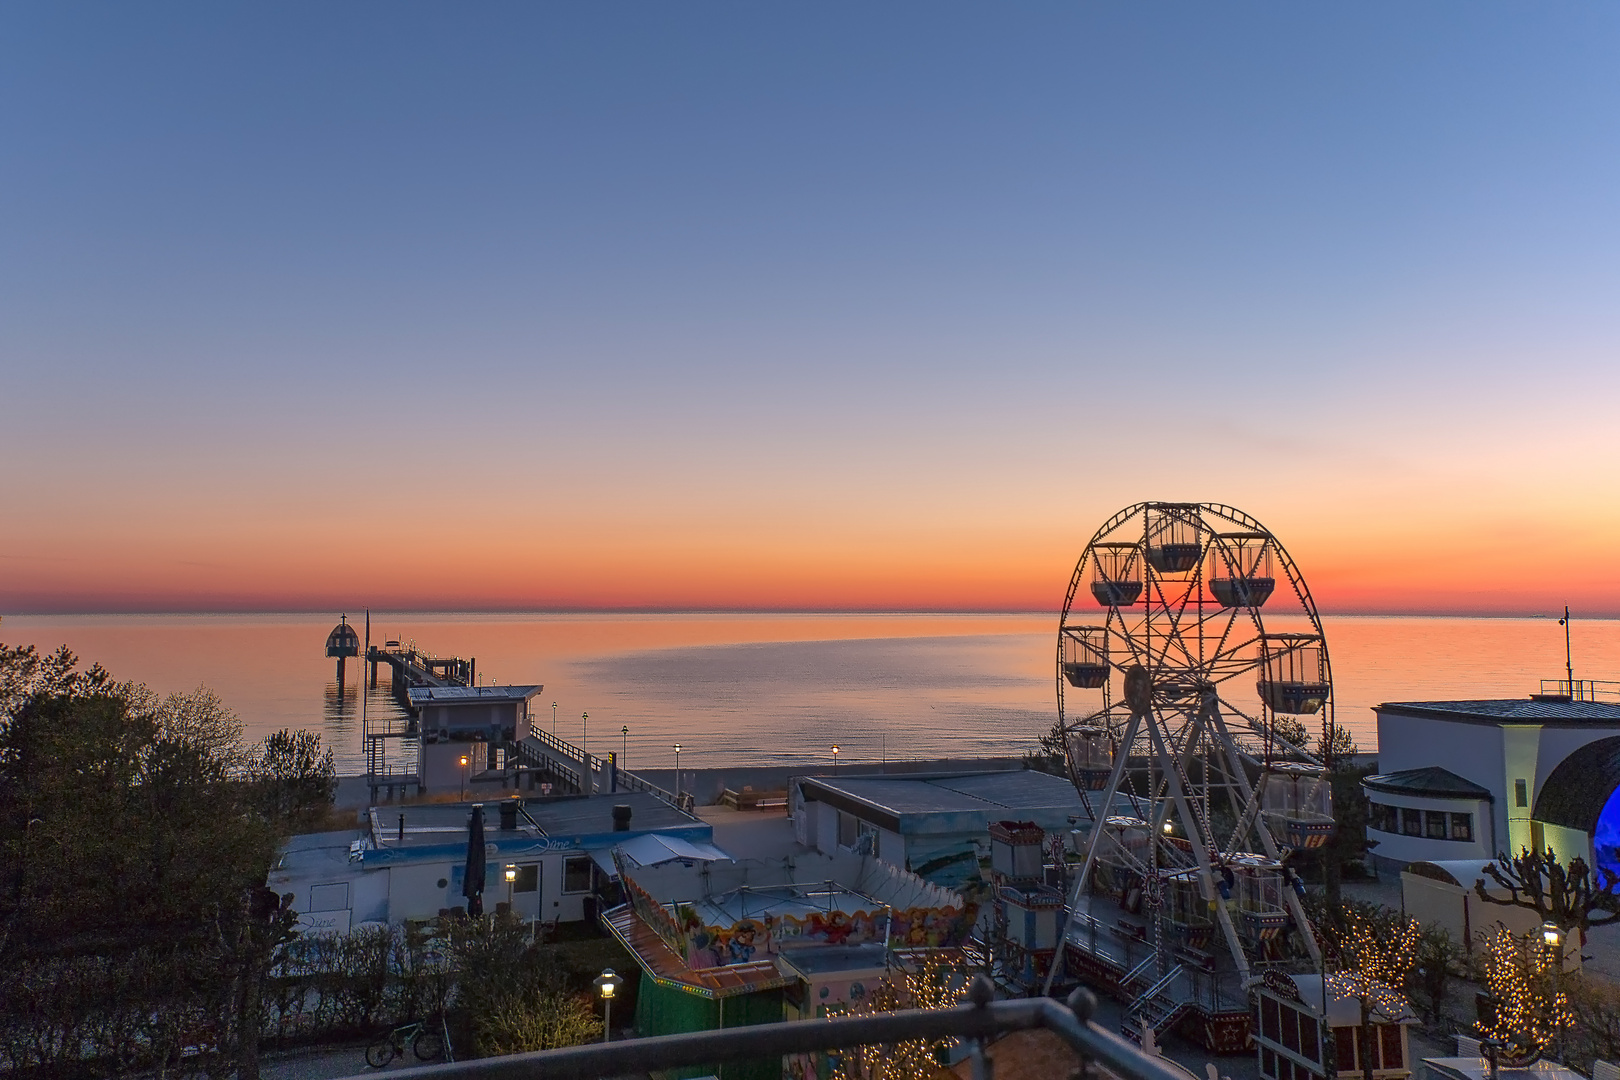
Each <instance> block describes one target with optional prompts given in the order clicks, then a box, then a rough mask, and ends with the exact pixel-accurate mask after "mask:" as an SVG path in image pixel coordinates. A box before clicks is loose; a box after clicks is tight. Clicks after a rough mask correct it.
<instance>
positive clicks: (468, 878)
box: [461, 803, 484, 915]
mask: <svg viewBox="0 0 1620 1080" xmlns="http://www.w3.org/2000/svg"><path fill="white" fill-rule="evenodd" d="M461 895H462V896H465V897H466V898H467V914H469V915H482V914H483V913H484V804H483V803H474V804H473V808H472V820H471V821H470V822H468V824H467V872H466V873H465V874H464V875H463V879H462V882H461Z"/></svg>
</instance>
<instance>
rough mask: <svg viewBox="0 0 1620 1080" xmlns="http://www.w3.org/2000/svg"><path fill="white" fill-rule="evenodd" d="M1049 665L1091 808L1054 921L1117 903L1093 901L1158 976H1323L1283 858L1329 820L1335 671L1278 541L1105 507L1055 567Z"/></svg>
mask: <svg viewBox="0 0 1620 1080" xmlns="http://www.w3.org/2000/svg"><path fill="white" fill-rule="evenodd" d="M1056 674H1057V704H1058V718H1059V724H1060V726H1061V728H1062V731H1063V735H1064V746H1065V749H1066V751H1067V759H1068V767H1069V772H1070V776H1071V778H1072V779H1073V781H1074V784H1075V787H1076V788H1077V789H1078V790H1079V792H1080V795H1081V798H1082V801H1083V802H1084V804H1085V807H1086V810H1087V813H1088V816H1089V817H1090V819H1091V821H1090V823H1089V826H1090V827H1089V831H1088V832H1087V836H1086V843H1085V868H1084V870H1083V871H1082V873H1081V876H1080V878H1079V881H1078V883H1077V886H1076V892H1075V897H1074V898H1073V903H1072V904H1071V914H1070V923H1069V929H1072V928H1073V927H1074V926H1075V924H1076V922H1077V921H1079V920H1082V919H1083V918H1090V919H1092V920H1093V922H1095V920H1096V916H1095V915H1092V914H1088V912H1090V911H1091V910H1092V909H1093V908H1099V909H1100V908H1104V907H1108V906H1109V905H1113V906H1114V907H1118V908H1120V909H1121V910H1120V912H1119V913H1117V918H1116V913H1115V912H1113V911H1112V910H1109V911H1106V912H1103V913H1102V914H1103V915H1104V916H1105V917H1107V918H1108V919H1110V920H1114V922H1117V923H1118V925H1121V926H1122V925H1125V924H1126V923H1127V922H1130V923H1131V925H1139V926H1140V930H1141V932H1142V934H1143V935H1144V937H1143V940H1144V941H1147V942H1149V943H1150V944H1151V947H1152V949H1153V952H1154V959H1156V961H1157V963H1156V964H1155V965H1154V967H1155V968H1156V973H1157V975H1158V976H1160V977H1162V979H1169V978H1170V977H1171V973H1172V972H1173V971H1175V972H1179V971H1181V970H1182V968H1183V966H1184V964H1183V962H1184V961H1185V962H1186V963H1193V962H1196V964H1197V966H1198V967H1199V968H1200V969H1207V970H1208V972H1209V973H1210V974H1211V977H1212V978H1213V977H1215V976H1217V975H1220V974H1222V973H1231V974H1234V975H1236V976H1238V977H1239V981H1240V983H1242V984H1243V985H1246V984H1247V982H1248V980H1250V979H1251V978H1252V977H1255V976H1257V975H1258V974H1259V973H1260V972H1261V971H1263V970H1265V969H1267V968H1269V967H1276V966H1279V965H1284V966H1287V965H1294V966H1298V965H1300V964H1303V963H1307V962H1308V964H1309V966H1310V967H1313V968H1315V969H1317V970H1320V964H1321V955H1320V951H1319V948H1318V946H1317V943H1316V941H1315V935H1314V933H1312V932H1311V929H1310V924H1309V922H1308V921H1307V920H1306V917H1305V915H1304V912H1303V910H1302V909H1301V906H1300V903H1299V898H1298V895H1297V892H1296V890H1297V888H1298V877H1297V875H1296V874H1294V872H1293V870H1292V868H1291V867H1290V866H1289V865H1288V860H1289V858H1290V857H1291V856H1292V855H1293V854H1294V853H1295V852H1298V851H1302V850H1308V849H1311V848H1318V847H1320V846H1321V845H1323V844H1325V843H1326V841H1327V839H1328V838H1329V836H1330V835H1331V833H1332V830H1333V817H1332V808H1331V805H1330V801H1329V789H1328V784H1327V780H1326V776H1325V769H1324V767H1323V762H1322V760H1321V757H1322V755H1323V754H1327V753H1331V750H1332V747H1333V745H1334V740H1333V726H1334V720H1333V680H1332V673H1331V668H1330V665H1329V661H1328V650H1327V639H1326V637H1325V635H1324V634H1323V632H1322V623H1321V619H1320V618H1319V617H1318V615H1317V611H1316V605H1315V603H1314V602H1313V600H1312V598H1311V593H1310V590H1309V588H1308V587H1307V586H1306V584H1305V579H1304V577H1303V576H1302V575H1301V574H1300V572H1299V569H1298V567H1297V566H1295V564H1294V561H1293V560H1292V559H1291V558H1289V556H1288V553H1287V551H1285V550H1284V548H1283V546H1282V544H1281V543H1279V542H1278V540H1277V538H1276V537H1275V536H1274V535H1273V534H1272V533H1271V532H1270V531H1269V530H1267V529H1266V528H1265V527H1264V526H1263V525H1261V524H1260V522H1258V521H1256V520H1255V519H1254V518H1252V517H1250V516H1249V515H1247V514H1245V513H1243V512H1242V511H1239V510H1236V509H1234V508H1232V507H1230V506H1223V505H1219V504H1215V503H1169V502H1148V503H1138V504H1136V505H1134V506H1130V507H1127V508H1126V509H1124V510H1121V511H1120V512H1119V513H1117V514H1115V515H1114V516H1113V517H1111V518H1109V519H1108V521H1107V522H1105V523H1104V524H1103V526H1102V527H1101V528H1100V529H1098V530H1097V533H1096V535H1095V536H1093V537H1092V540H1091V542H1090V543H1089V544H1087V545H1086V549H1085V551H1084V552H1083V553H1082V554H1081V556H1080V560H1079V562H1078V563H1077V564H1076V566H1075V570H1074V575H1073V577H1072V578H1071V579H1070V581H1069V588H1068V593H1067V595H1066V597H1065V599H1064V603H1063V616H1062V619H1061V621H1060V622H1059V625H1058V635H1057V672H1056ZM1307 721H1316V722H1318V723H1317V725H1316V726H1318V730H1319V740H1318V741H1316V745H1315V746H1312V745H1311V743H1312V741H1313V740H1312V739H1311V737H1310V735H1311V734H1312V732H1311V730H1310V729H1311V726H1312V725H1311V724H1310V723H1308V722H1307ZM1132 920H1135V921H1134V922H1132ZM1110 925H1112V923H1111V924H1110ZM1115 929H1116V930H1117V927H1116V928H1115ZM1066 932H1067V931H1066ZM1115 936H1116V937H1117V933H1116V934H1115ZM1070 940H1072V939H1070ZM1092 940H1093V942H1095V941H1096V938H1095V935H1093V937H1092ZM1098 951H1099V961H1098V962H1099V963H1100V962H1102V959H1105V958H1104V957H1101V954H1102V953H1106V952H1107V949H1105V948H1103V947H1102V946H1098ZM1216 955H1218V957H1219V962H1215V961H1214V960H1212V959H1211V957H1212V956H1216ZM1189 957H1191V958H1195V960H1189V959H1188V958H1189ZM1055 972H1056V966H1055V965H1054V968H1053V973H1054V974H1055ZM1138 974H1141V973H1138ZM1142 977H1145V975H1143V976H1142ZM1187 981H1189V982H1190V981H1192V980H1191V979H1190V977H1189V979H1188V980H1187ZM1049 982H1050V981H1049Z"/></svg>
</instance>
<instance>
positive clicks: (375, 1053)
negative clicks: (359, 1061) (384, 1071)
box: [366, 1035, 399, 1069]
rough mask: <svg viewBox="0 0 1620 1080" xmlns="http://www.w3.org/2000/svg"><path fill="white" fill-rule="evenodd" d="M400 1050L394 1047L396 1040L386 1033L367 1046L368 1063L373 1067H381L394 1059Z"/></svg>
mask: <svg viewBox="0 0 1620 1080" xmlns="http://www.w3.org/2000/svg"><path fill="white" fill-rule="evenodd" d="M398 1052H399V1051H397V1050H396V1049H395V1048H394V1040H393V1039H392V1038H390V1037H389V1036H386V1035H385V1036H383V1037H382V1038H381V1039H379V1040H378V1041H377V1042H374V1043H372V1044H371V1045H370V1046H368V1047H366V1064H367V1065H370V1066H371V1067H372V1068H373V1069H380V1068H382V1067H383V1066H384V1065H387V1064H388V1063H389V1062H390V1061H393V1060H394V1055H395V1054H396V1053H398Z"/></svg>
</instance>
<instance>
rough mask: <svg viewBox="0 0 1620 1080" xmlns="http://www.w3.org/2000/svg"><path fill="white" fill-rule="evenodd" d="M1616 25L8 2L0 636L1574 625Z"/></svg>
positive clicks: (1615, 521)
mask: <svg viewBox="0 0 1620 1080" xmlns="http://www.w3.org/2000/svg"><path fill="white" fill-rule="evenodd" d="M1617 57H1620V8H1617V7H1615V6H1613V5H1602V4H1596V3H1593V4H1579V3H1567V4H1557V5H1546V4H1540V5H1532V4H1501V3H1476V2H1468V3H1462V2H1457V3H1438V2H1436V3H1421V4H1411V3H1398V4H1397V3H1366V4H1355V5H1293V4H1283V3H1274V4H1236V3H1223V4H1219V5H1203V4H1191V3H1186V4H1171V3H1150V4H1139V3H1114V4H1076V3H1064V4H1052V5H1038V4H1022V5H1016V6H1010V5H968V4H941V3H926V4H900V3H896V4H883V5H870V4H844V5H840V4H815V5H809V4H804V5H796V6H795V5H781V4H771V5H761V4H752V3H734V4H722V3H683V4H666V3H646V4H632V3H619V4H553V5H538V4H528V3H525V4H516V5H509V6H502V5H496V4H480V5H456V4H442V5H414V4H401V3H387V4H380V3H377V4H366V3H345V4H305V5H298V4H279V5H245V4H243V5H235V4H204V3H196V4H191V5H174V4H159V3H151V4H139V5H118V4H111V3H107V4H101V5H88V6H87V5H74V4H36V5H22V4H13V5H7V6H6V7H5V8H4V9H0V459H3V461H4V469H3V472H0V611H5V612H19V611H117V610H197V609H230V608H246V609H305V608H310V609H321V610H325V609H331V610H337V609H339V608H346V609H349V610H353V609H354V608H355V607H358V606H360V605H362V604H370V605H371V606H373V607H393V608H400V607H425V608H456V607H478V608H481V607H498V608H534V607H538V608H550V607H590V606H610V607H613V606H625V607H751V606H758V607H787V608H839V607H854V608H924V609H958V608H1022V609H1041V608H1054V607H1056V606H1058V605H1060V604H1061V602H1062V595H1063V590H1064V587H1065V585H1066V583H1067V580H1068V575H1069V573H1070V570H1071V569H1072V567H1073V564H1074V561H1075V559H1076V557H1077V556H1078V555H1079V553H1080V550H1081V548H1082V547H1083V546H1084V544H1085V541H1086V540H1087V539H1088V538H1089V536H1090V535H1091V533H1092V531H1093V530H1094V529H1095V528H1096V526H1097V525H1098V524H1100V523H1101V522H1102V520H1103V519H1104V518H1106V517H1107V516H1108V515H1109V514H1111V513H1112V512H1113V511H1114V510H1116V509H1118V508H1119V507H1121V506H1123V505H1126V504H1128V503H1132V502H1136V501H1139V500H1142V499H1187V500H1211V501H1220V502H1226V503H1230V504H1233V505H1236V506H1239V507H1241V508H1243V509H1245V510H1247V511H1248V512H1249V513H1251V514H1253V515H1255V516H1256V517H1258V518H1260V519H1261V520H1262V521H1263V522H1265V523H1266V524H1267V525H1268V526H1269V527H1270V528H1271V529H1272V530H1273V531H1274V532H1276V533H1277V534H1278V535H1279V537H1280V538H1281V539H1282V541H1283V542H1284V543H1285V544H1286V545H1287V546H1288V547H1289V549H1290V551H1291V552H1292V553H1293V555H1294V557H1295V559H1296V561H1297V562H1298V563H1299V564H1300V565H1301V567H1302V569H1303V570H1304V572H1305V574H1306V576H1307V578H1308V579H1309V580H1310V582H1311V584H1312V587H1313V589H1314V590H1315V592H1316V594H1317V597H1318V600H1319V602H1320V603H1321V605H1322V607H1323V608H1324V609H1325V610H1330V611H1374V610H1384V611H1546V610H1551V609H1552V608H1554V607H1555V606H1557V605H1561V604H1563V603H1565V602H1566V601H1567V602H1569V603H1571V604H1572V605H1574V606H1576V607H1577V608H1578V609H1580V610H1584V611H1588V612H1591V613H1594V614H1595V613H1597V612H1599V611H1606V612H1620V568H1617V558H1616V556H1617V554H1620V543H1617V539H1620V438H1617V435H1616V432H1617V430H1620V421H1617V420H1616V419H1615V418H1614V415H1613V414H1614V410H1615V408H1616V402H1620V62H1617Z"/></svg>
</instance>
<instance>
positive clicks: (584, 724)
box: [579, 712, 596, 795]
mask: <svg viewBox="0 0 1620 1080" xmlns="http://www.w3.org/2000/svg"><path fill="white" fill-rule="evenodd" d="M590 730H591V714H590V713H588V712H587V713H580V714H579V763H580V764H581V765H583V766H584V767H585V794H587V795H589V794H590V793H591V788H593V787H595V786H596V785H595V783H593V781H594V779H595V778H594V777H593V776H591V752H590V751H589V750H587V749H585V736H586V735H588V734H589V733H590Z"/></svg>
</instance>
